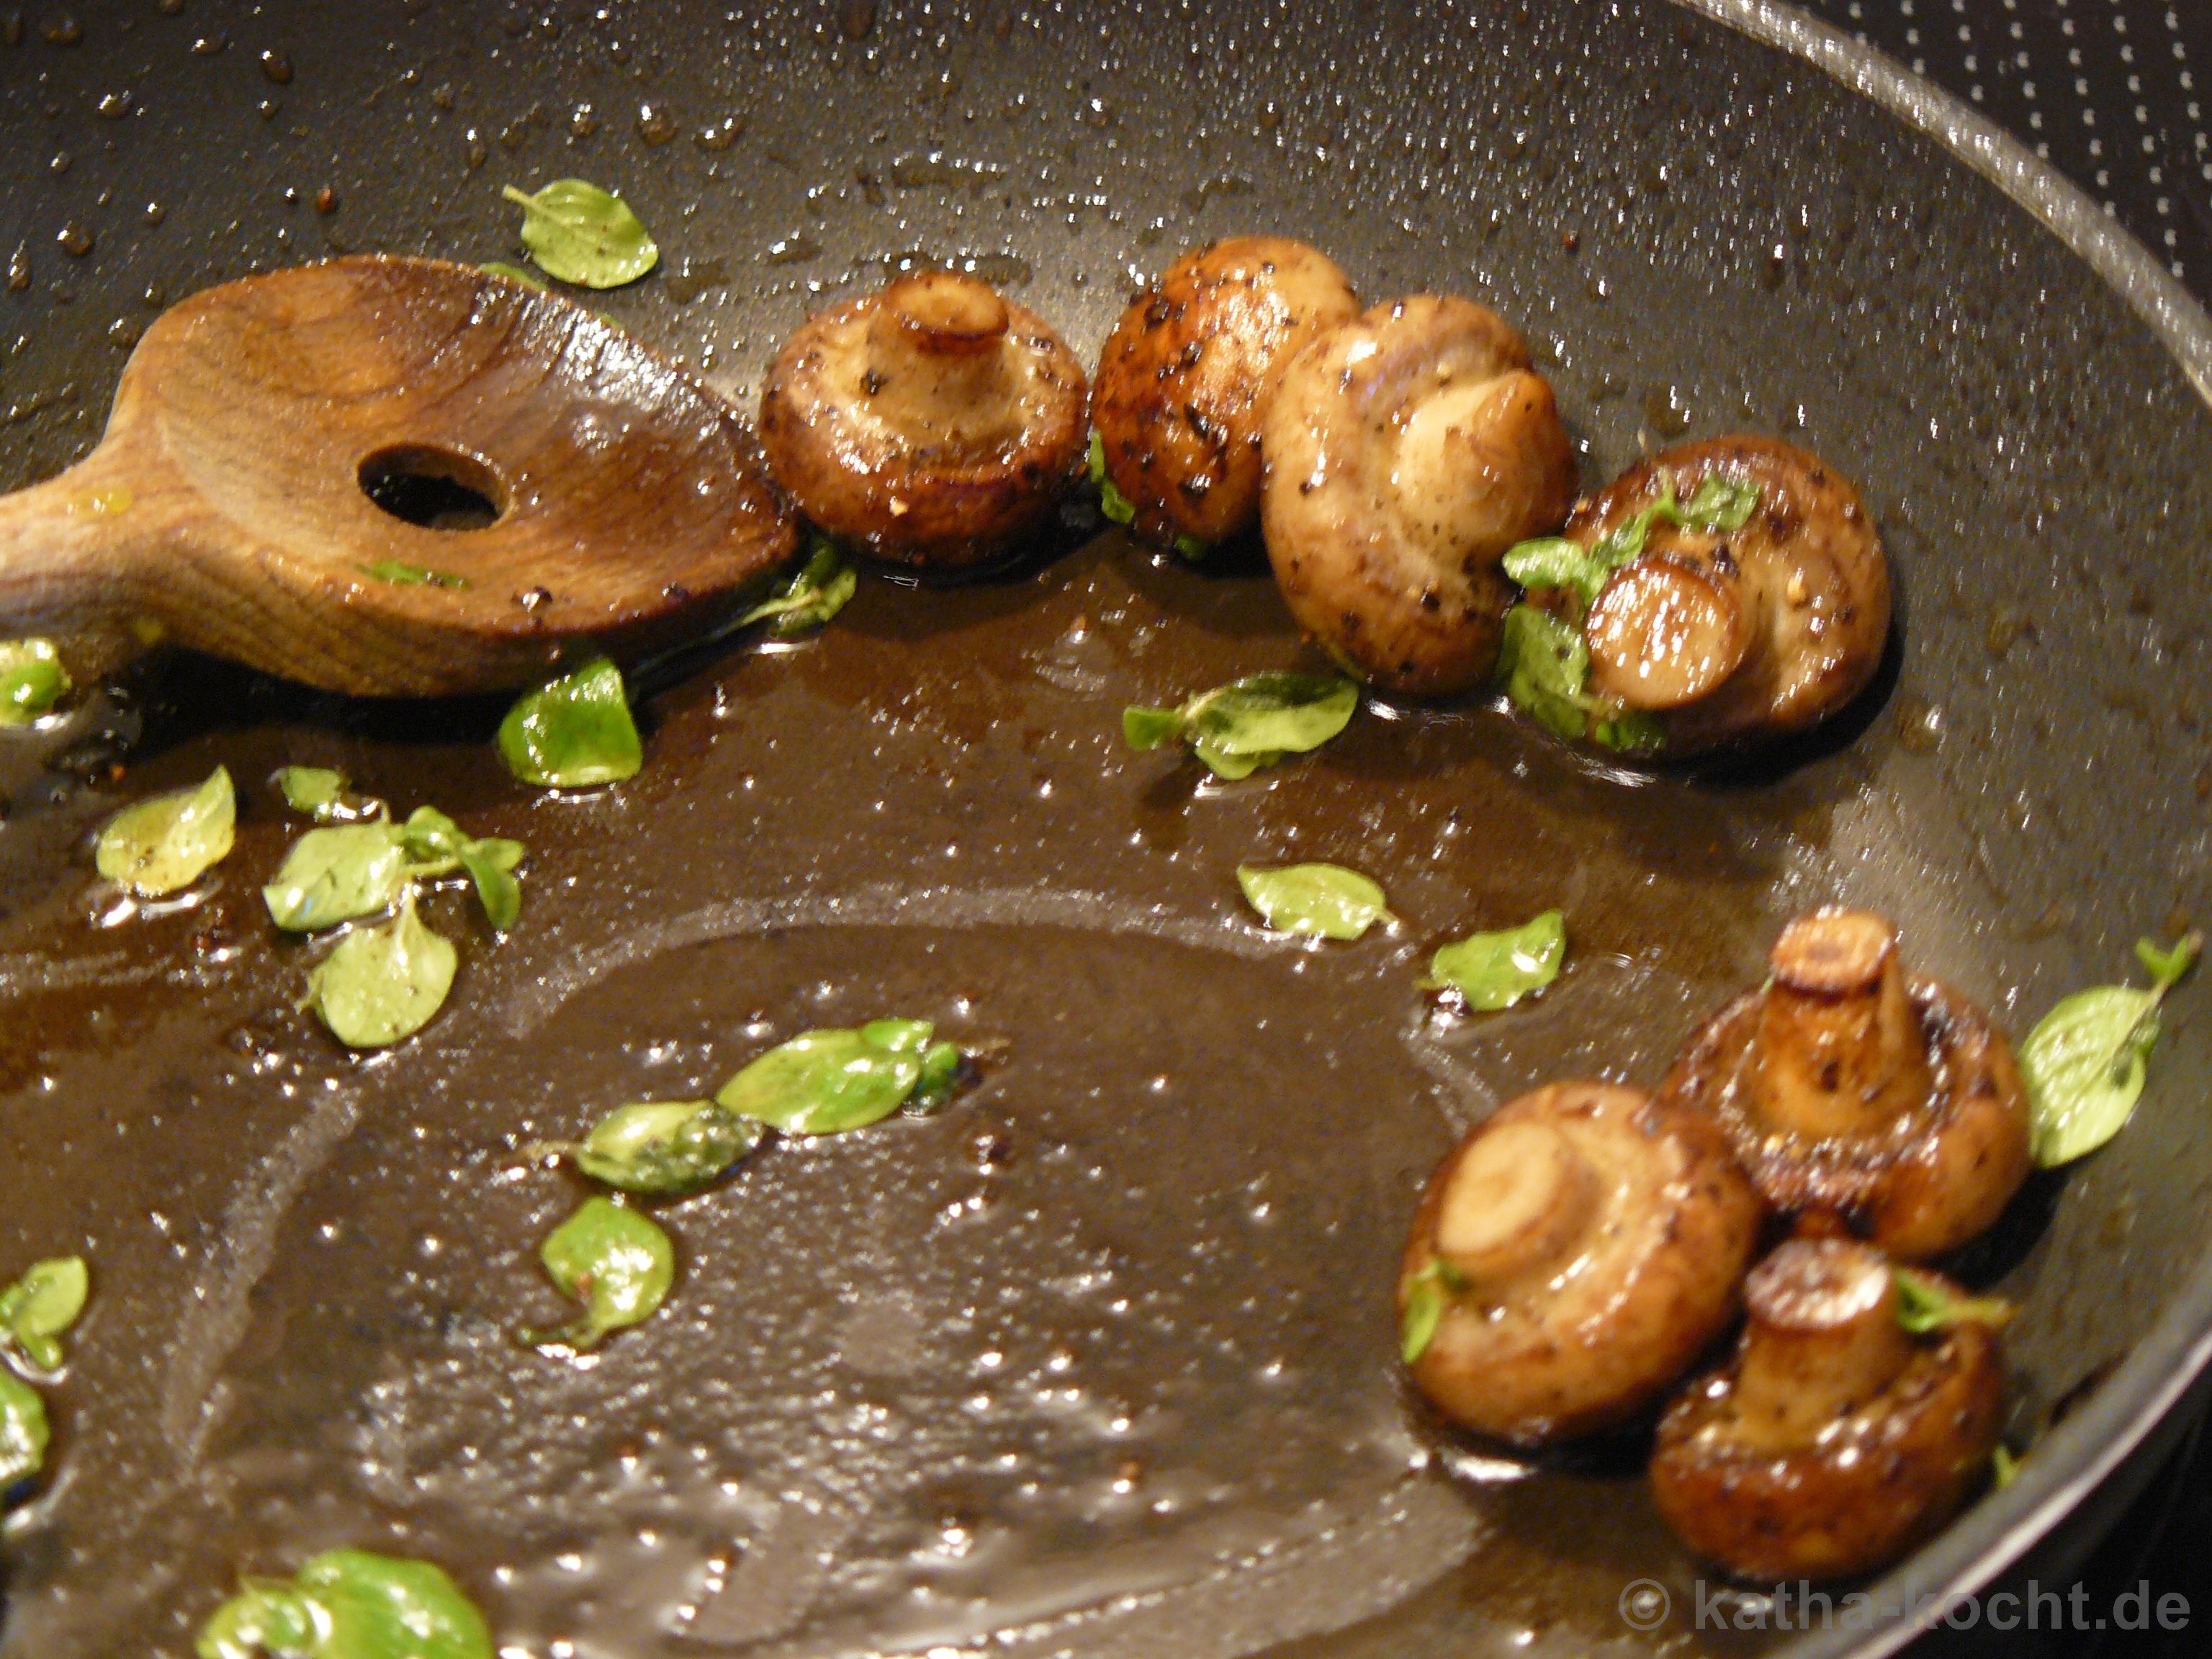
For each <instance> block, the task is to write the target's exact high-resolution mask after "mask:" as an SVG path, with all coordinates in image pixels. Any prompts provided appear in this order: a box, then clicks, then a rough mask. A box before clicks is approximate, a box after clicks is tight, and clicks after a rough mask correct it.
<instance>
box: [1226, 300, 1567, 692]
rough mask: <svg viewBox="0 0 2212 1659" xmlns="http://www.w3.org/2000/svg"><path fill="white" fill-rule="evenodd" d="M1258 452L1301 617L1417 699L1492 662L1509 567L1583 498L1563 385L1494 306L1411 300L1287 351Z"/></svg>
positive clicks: (1274, 558) (1277, 542)
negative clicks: (1551, 380)
mask: <svg viewBox="0 0 2212 1659" xmlns="http://www.w3.org/2000/svg"><path fill="white" fill-rule="evenodd" d="M1261 450H1262V453H1264V455H1265V458H1266V460H1267V478H1266V482H1265V483H1263V484H1262V486H1261V497H1260V501H1261V507H1260V520H1261V528H1262V530H1263V531H1264V532H1265V533H1266V536H1267V557H1268V559H1269V561H1270V562H1272V563H1273V565H1274V567H1275V580H1276V582H1277V584H1278V585H1279V586H1280V587H1281V588H1282V590H1283V598H1284V599H1285V600H1286V601H1287V602H1288V603H1289V605H1290V608H1291V615H1292V616H1293V617H1296V618H1297V622H1298V625H1299V626H1300V627H1301V628H1304V629H1305V630H1306V631H1307V632H1308V633H1310V634H1311V635H1314V636H1315V637H1316V639H1318V640H1320V641H1322V643H1323V644H1324V645H1326V646H1328V647H1329V648H1330V649H1331V650H1332V651H1333V652H1334V653H1336V654H1337V655H1339V656H1340V657H1341V658H1342V659H1345V660H1346V661H1347V662H1349V663H1350V664H1352V665H1353V666H1354V667H1356V668H1357V669H1358V671H1360V672H1362V673H1364V674H1365V675H1366V676H1367V678H1370V679H1371V680H1373V681H1374V682H1375V683H1376V684H1378V685H1381V686H1383V687H1385V688H1387V689H1389V690H1394V691H1403V692H1408V693H1411V694H1413V695H1414V696H1444V695H1447V694H1449V693H1451V692H1455V691H1463V690H1467V689H1468V688H1469V687H1471V686H1474V685H1479V684H1481V683H1482V682H1483V681H1484V680H1486V679H1487V678H1489V677H1490V674H1491V671H1492V670H1493V669H1494V668H1495V667H1496V666H1497V665H1498V639H1499V635H1500V631H1501V630H1500V623H1501V622H1502V620H1503V618H1504V615H1505V611H1506V607H1507V605H1509V604H1510V602H1511V599H1512V594H1513V589H1512V586H1511V584H1510V583H1509V582H1508V581H1507V580H1505V578H1504V574H1502V573H1501V572H1500V571H1499V569H1498V561H1499V560H1500V559H1502V558H1503V557H1504V555H1505V551H1506V550H1507V549H1508V548H1510V547H1511V546H1512V545H1513V544H1515V543H1516V542H1519V541H1523V540H1526V539H1527V538H1529V537H1531V536H1534V535H1538V534H1540V533H1541V532H1545V531H1547V530H1550V529H1551V528H1553V526H1556V525H1557V524H1559V521H1560V520H1561V519H1563V518H1564V517H1565V515H1566V511H1567V506H1568V503H1569V501H1571V498H1572V496H1573V495H1574V486H1575V465H1574V457H1573V454H1572V453H1571V451H1570V450H1569V448H1568V445H1567V435H1566V429H1565V428H1564V427H1562V426H1561V425H1560V424H1559V407H1558V405H1557V404H1555V403H1554V402H1553V398H1552V388H1551V387H1550V386H1547V385H1546V384H1545V382H1544V380H1543V378H1542V377H1541V375H1538V374H1535V373H1534V371H1532V370H1531V369H1530V368H1529V367H1528V348H1527V347H1525V346H1524V345H1522V343H1521V337H1520V336H1519V335H1517V334H1516V333H1515V332H1514V331H1512V330H1511V329H1510V328H1509V327H1507V326H1506V325H1505V323H1504V321H1503V320H1502V319H1500V318H1499V317H1498V314H1497V313H1494V312H1492V311H1489V310H1486V309H1485V308H1484V307H1481V306H1479V305H1476V304H1474V303H1473V302H1472V301H1467V300H1455V299H1444V298H1439V297H1437V295H1426V294H1424V295H1415V296H1414V297H1413V298H1412V299H1409V300H1398V301H1392V302H1391V303H1390V304H1388V305H1381V306H1376V307H1374V308H1373V309H1372V310H1370V311H1367V312H1365V313H1362V314H1361V315H1360V316H1359V317H1358V319H1356V320H1354V321H1352V322H1350V323H1347V324H1346V325H1344V326H1343V327H1341V328H1339V329H1337V330H1335V331H1333V332H1330V333H1328V334H1324V335H1322V337H1320V338H1319V339H1317V340H1316V341H1315V342H1314V343H1312V344H1310V345H1309V346H1308V347H1306V348H1305V349H1304V350H1303V351H1301V352H1300V353H1298V355H1297V356H1296V357H1294V358H1293V359H1291V363H1290V366H1289V367H1288V368H1285V370H1284V371H1283V378H1282V384H1281V385H1280V386H1279V387H1278V388H1277V390H1276V392H1275V398H1274V402H1273V404H1270V405H1269V406H1268V410H1267V419H1266V421H1265V422H1264V423H1263V425H1262V428H1261Z"/></svg>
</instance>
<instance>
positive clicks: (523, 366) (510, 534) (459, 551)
mask: <svg viewBox="0 0 2212 1659" xmlns="http://www.w3.org/2000/svg"><path fill="white" fill-rule="evenodd" d="M394 448H406V449H410V450H411V451H413V452H414V453H415V455H416V460H417V463H418V465H417V467H416V470H420V465H419V463H420V462H421V461H422V459H424V458H426V457H427V458H428V459H429V465H430V468H431V470H433V471H435V470H438V468H439V467H440V466H441V465H443V466H445V467H447V469H448V470H450V471H454V472H456V473H459V474H460V475H461V476H463V477H464V478H466V479H473V480H475V481H476V482H477V483H479V484H482V485H483V486H485V489H484V493H485V494H487V495H489V496H491V497H492V498H493V500H494V503H495V506H498V507H501V512H500V513H499V516H498V518H497V520H495V522H493V523H491V524H489V526H485V527H483V528H481V529H463V530H449V529H434V528H429V527H427V526H420V525H416V524H412V523H410V522H408V521H406V520H404V519H401V518H398V517H395V516H394V515H393V514H392V513H388V512H386V511H385V510H384V509H383V508H381V507H379V506H377V505H376V504H375V503H374V501H371V500H370V499H369V497H368V494H367V493H366V492H365V490H364V489H363V488H362V466H363V464H364V462H367V461H370V460H371V459H372V458H374V457H375V456H377V455H378V454H380V453H383V452H387V451H390V450H392V449H394ZM439 458H442V460H441V459H439ZM797 546H798V538H797V532H796V531H795V529H794V527H793V525H792V523H791V521H790V520H789V518H788V516H787V514H786V513H784V511H783V510H782V508H781V506H780V504H779V502H778V501H777V499H776V497H775V494H774V492H773V491H772V489H770V487H769V484H768V483H766V481H765V479H764V477H763V474H762V472H761V471H760V469H759V467H758V465H757V461H756V459H755V456H754V451H753V447H752V443H751V439H750V434H749V433H748V432H747V430H746V428H744V424H743V422H741V421H740V419H739V418H738V416H737V414H736V413H735V411H734V410H732V409H731V408H730V407H729V406H728V405H726V404H724V403H723V402H722V401H721V400H720V398H717V397H716V396H715V395H714V393H713V392H710V391H708V389H707V388H706V387H705V386H702V385H701V384H700V383H699V382H698V381H697V380H694V379H692V378H691V377H690V375H688V374H685V373H684V372H683V371H682V370H680V369H678V368H676V367H675V366H674V365H672V364H671V363H669V362H665V361H664V360H662V359H661V358H659V357H657V356H654V355H653V353H652V352H650V351H648V350H647V349H646V348H645V347H644V346H642V345H641V344H640V343H638V342H637V341H635V340H634V339H632V338H630V337H629V336H628V335H626V334H624V333H623V331H621V330H619V329H617V328H615V327H614V326H612V325H610V324H608V323H606V322H605V321H603V320H601V319H599V318H597V317H595V316H593V315H592V313H589V312H587V311H586V310H585V309H583V308H582V307H580V306H576V305H574V304H572V303H570V302H569V301H566V300H564V299H562V298H559V297H557V296H556V295H546V294H540V293H538V292H536V291H534V290H532V289H528V288H526V287H525V286H524V285H522V284H520V283H514V282H512V281H509V280H507V279H506V278H503V277H498V276H490V275H488V274H486V273H484V272H482V271H478V270H473V269H471V268H469V267H465V266H461V265H454V264H446V263H443V262H441V261H436V260H427V259H411V258H386V257H378V256H362V257H353V258H342V259H335V260H331V261H330V262H328V263H325V264H313V265H307V266H302V267H301V268H298V269H296V270H284V271H279V272H276V273H274V274H271V275H268V276H252V277H247V278H246V279H245V280H243V281H240V282H235V283H226V284H224V285H223V286H222V287H219V288H215V289H209V290H207V291H206V292H204V293H202V294H199V295H195V296H193V297H192V298H191V299H190V300H187V301H184V302H183V303H182V304H180V305H179V306H176V307H173V309H171V310H169V311H168V312H166V313H163V314H162V316H161V318H160V319H158V320H156V322H155V324H154V325H153V326H152V327H151V328H150V329H149V330H148V331H147V332H146V335H145V337H144V338H143V339H142V340H141V341H140V342H139V344H138V347H137V350H136V351H134V352H133V353H132V354H131V361H130V362H129V363H128V364H127V365H125V368H124V372H123V378H122V381H121V384H120V385H119V386H118V389H117V392H116V398H115V407H114V411H113V413H112V416H110V418H109V422H108V427H107V432H106V436H105V437H104V438H103V439H102V441H101V442H100V447H98V448H97V449H96V450H94V453H92V454H91V455H89V456H88V457H87V458H86V459H84V460H83V461H82V462H81V463H79V464H78V465H76V466H75V467H72V468H71V469H70V471H67V472H65V473H64V474H62V475H61V476H60V477H56V478H52V479H50V480H48V481H47V482H46V483H41V484H38V485H35V486H33V488H31V489H26V490H22V491H20V492H18V493H17V494H15V495H9V496H6V497H0V631H5V632H8V633H11V634H19V635H20V634H28V633H40V632H44V633H50V634H52V635H54V636H55V637H56V638H57V639H58V640H59V641H62V642H63V648H64V654H65V656H66V657H67V658H68V659H69V660H70V666H71V668H72V669H73V670H74V671H77V672H79V673H80V674H98V673H100V672H104V671H107V670H109V669H111V668H112V667H114V666H116V665H118V664H119V663H120V662H122V661H124V660H125V659H127V658H128V657H130V656H131V655H132V654H134V653H137V652H139V651H143V650H144V649H146V648H147V647H149V646H150V645H152V644H154V643H156V642H158V641H162V640H173V641H177V642H179V643H182V644H185V645H187V646H191V647H195V648H197V649H199V650H203V651H208V652H213V653H217V654H220V655H222V656H227V657H232V658H235V659H238V660H240V661H242V662H246V663H249V664H251V665H253V666H254V667H257V668H260V669H264V670H266V671H270V672H271V673H276V674H280V675H283V676H285V677H286V678H292V679H296V680H302V681H305V682H307V683H308V684H313V685H318V686H322V687H325V688H328V689H330V690H338V691H345V692H352V693H359V694H368V695H428V694H441V693H449V692H460V691H482V690H497V689H501V688H505V687H511V686H514V685H518V684H526V683H528V682H530V681H532V680H534V679H536V678H539V677H541V676H542V675H543V674H544V671H545V670H546V669H547V668H548V667H549V666H550V665H552V664H554V663H556V662H558V661H560V660H561V659H563V658H564V657H568V656H571V655H574V654H576V653H578V652H579V651H580V649H582V648H584V647H591V648H598V649H605V650H608V651H611V652H612V653H616V654H617V655H619V654H623V653H631V652H635V651H638V650H642V649H648V648H652V647H656V646H659V645H661V644H664V643H668V642H671V641H674V640H676V639H678V638H680V637H682V636H683V635H684V634H685V633H686V632H689V631H692V630H696V629H699V628H701V627H703V626H707V625H710V624H711V623H713V622H714V621H715V620H718V619H719V618H720V617H721V616H723V615H724V614H726V612H727V611H728V610H729V609H730V607H731V606H732V604H733V603H734V602H735V601H736V600H737V599H738V598H740V597H741V596H743V595H744V593H745V592H747V590H749V589H750V588H754V587H757V586H758V585H759V584H760V583H761V582H762V580H763V579H764V578H766V577H767V576H768V575H769V574H770V573H771V572H773V571H774V570H775V568H776V567H777V566H779V565H780V564H781V563H783V562H786V561H787V560H788V559H789V558H790V556H792V555H793V552H794V551H795V550H796V549H797ZM384 562H399V563H402V564H405V565H410V566H415V567H417V568H426V569H431V570H436V571H440V572H445V573H449V574H452V575H453V576H456V577H459V578H460V579H461V580H463V581H464V582H465V584H466V586H436V585H409V584H404V583H395V582H392V581H389V580H380V579H379V578H377V577H376V576H374V575H372V574H370V571H371V569H372V568H373V567H374V566H377V565H379V564H380V563H384Z"/></svg>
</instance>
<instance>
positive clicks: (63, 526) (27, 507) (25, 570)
mask: <svg viewBox="0 0 2212 1659" xmlns="http://www.w3.org/2000/svg"><path fill="white" fill-rule="evenodd" d="M160 510H161V509H160V507H159V505H158V504H157V503H155V502H149V501H141V500H140V499H139V498H138V497H137V495H135V494H134V493H133V491H132V490H131V487H130V485H129V484H128V483H125V482H124V481H123V479H122V477H120V476H119V474H118V470H117V469H116V468H115V467H114V465H112V461H111V460H110V459H108V458H107V457H106V454H105V453H104V452H103V451H100V450H94V452H93V453H92V454H90V455H88V456H87V457H86V458H85V459H83V460H82V461H80V462H79V463H77V465H75V466H73V467H71V468H70V470H69V471H66V472H64V473H62V474H61V475H60V476H58V477H52V478H49V479H47V480H46V482H45V483H37V484H33V485H32V486H31V487H30V488H29V489H19V490H17V491H16V492H15V494H14V495H0V639H22V638H26V637H28V636H31V635H42V636H44V637H46V638H48V639H51V640H52V641H54V643H55V644H56V646H57V647H58V648H59V649H60V651H61V653H62V657H63V659H64V661H65V662H66V663H67V664H68V665H69V668H70V672H71V673H73V674H75V675H76V676H77V677H78V678H88V677H90V678H97V677H98V676H100V675H101V674H105V673H107V672H109V671H112V670H113V669H115V668H118V667H119V666H121V665H123V664H124V663H125V662H127V661H129V660H130V659H131V658H133V657H136V656H137V655H139V654H140V653H142V652H143V651H145V650H146V649H147V648H148V647H150V646H152V645H153V644H154V643H155V641H157V640H159V639H160V637H161V624H160V623H159V622H158V621H156V620H155V618H154V617H153V616H152V615H150V614H149V611H147V609H146V608H145V607H144V605H143V604H142V602H141V596H140V594H139V593H138V592H137V588H138V586H139V584H138V582H137V580H135V576H136V573H137V570H138V568H140V567H139V562H138V560H137V558H136V556H134V552H133V550H134V548H135V547H136V546H137V545H139V544H143V541H144V539H145V538H146V537H147V536H148V535H149V534H150V533H152V532H153V529H154V526H151V525H150V524H149V523H148V522H147V520H149V519H150V518H151V517H152V516H153V515H155V514H156V513H159V512H160ZM134 515H136V516H135V518H134Z"/></svg>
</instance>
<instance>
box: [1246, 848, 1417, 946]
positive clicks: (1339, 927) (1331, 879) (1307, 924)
mask: <svg viewBox="0 0 2212 1659" xmlns="http://www.w3.org/2000/svg"><path fill="white" fill-rule="evenodd" d="M1237 885H1238V886H1239V887H1242V888H1243V890H1244V896H1245V897H1246V898H1247V899H1249V900H1250V901H1251V904H1252V908H1254V909H1255V910H1257V911H1258V912H1259V913H1260V916H1261V920H1262V921H1265V922H1266V923H1267V926H1268V927H1272V928H1273V929H1274V930H1275V931H1276V932H1277V933H1317V934H1319V935H1320V936H1321V937H1322V938H1323V939H1358V937H1359V936H1360V935H1361V934H1363V933H1365V932H1366V931H1367V930H1368V929H1369V928H1370V927H1373V926H1374V925H1375V924H1376V922H1378V921H1395V920H1396V918H1395V917H1394V916H1392V915H1391V914H1390V911H1389V906H1388V905H1387V904H1386V903H1385V902H1383V890H1382V889H1381V888H1380V887H1378V886H1376V884H1374V883H1373V882H1371V881H1370V880H1369V879H1368V878H1366V877H1365V876H1363V875H1361V874H1360V873H1359V872H1358V871H1356V870H1347V869H1346V868H1345V867H1344V866H1341V865H1338V864H1287V865H1284V866H1280V867H1279V868H1276V869H1273V870H1263V869H1261V868H1260V867H1259V866H1256V865H1251V864H1240V865H1238V866H1237Z"/></svg>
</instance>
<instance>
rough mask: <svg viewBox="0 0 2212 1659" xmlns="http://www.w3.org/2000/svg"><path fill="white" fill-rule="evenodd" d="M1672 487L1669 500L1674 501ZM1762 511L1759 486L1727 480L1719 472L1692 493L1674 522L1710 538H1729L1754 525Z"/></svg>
mask: <svg viewBox="0 0 2212 1659" xmlns="http://www.w3.org/2000/svg"><path fill="white" fill-rule="evenodd" d="M1665 499H1666V500H1667V501H1673V500H1674V490H1673V489H1671V488H1669V489H1668V492H1667V495H1666V497H1665ZM1758 511H1759V486H1758V485H1757V484H1755V483H1740V482H1738V481H1737V480H1735V479H1734V478H1723V477H1721V475H1720V474H1719V473H1717V472H1708V473H1707V474H1705V477H1704V478H1703V479H1701V480H1700V481H1699V484H1698V487H1697V489H1694V490H1692V491H1691V492H1690V499H1689V500H1688V501H1684V502H1683V503H1682V505H1681V507H1680V509H1679V510H1678V511H1677V513H1675V514H1674V522H1675V523H1677V524H1682V525H1687V526H1690V527H1691V528H1692V529H1693V530H1702V531H1705V532H1707V533H1708V534H1710V535H1716V536H1717V535H1726V534H1729V533H1732V532H1735V531H1738V530H1741V529H1742V528H1743V527H1744V526H1746V525H1747V524H1749V523H1750V522H1751V515H1752V514H1753V513H1756V512H1758Z"/></svg>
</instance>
